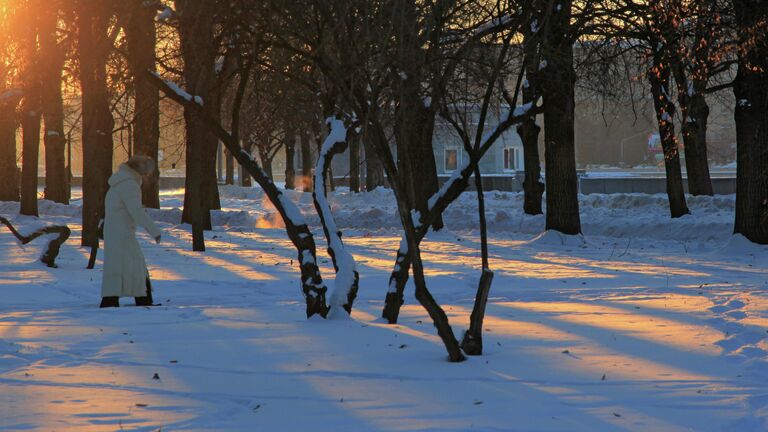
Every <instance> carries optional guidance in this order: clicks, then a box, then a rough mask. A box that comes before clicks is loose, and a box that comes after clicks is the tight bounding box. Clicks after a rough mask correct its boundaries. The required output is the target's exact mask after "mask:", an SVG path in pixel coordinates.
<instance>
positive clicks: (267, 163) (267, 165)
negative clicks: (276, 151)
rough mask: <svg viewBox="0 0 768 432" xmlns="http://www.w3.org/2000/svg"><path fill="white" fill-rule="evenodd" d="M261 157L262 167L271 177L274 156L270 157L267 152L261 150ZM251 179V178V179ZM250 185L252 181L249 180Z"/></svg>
mask: <svg viewBox="0 0 768 432" xmlns="http://www.w3.org/2000/svg"><path fill="white" fill-rule="evenodd" d="M259 159H261V168H262V169H263V170H264V172H265V173H267V176H268V177H269V178H272V158H270V157H269V155H268V154H266V152H261V151H260V152H259ZM249 180H250V179H249ZM249 185H250V181H249Z"/></svg>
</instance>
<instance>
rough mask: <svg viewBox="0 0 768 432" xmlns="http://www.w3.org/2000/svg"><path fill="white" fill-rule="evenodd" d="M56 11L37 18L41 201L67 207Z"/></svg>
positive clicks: (61, 63)
mask: <svg viewBox="0 0 768 432" xmlns="http://www.w3.org/2000/svg"><path fill="white" fill-rule="evenodd" d="M57 12H58V9H57V8H55V7H54V8H43V9H41V15H40V39H39V41H40V50H41V51H42V52H44V53H45V56H44V58H43V65H44V68H43V70H42V71H41V72H42V82H41V86H42V99H41V103H42V110H43V118H44V119H45V135H44V144H45V199H48V200H51V201H54V202H58V203H62V204H68V203H69V189H70V184H69V176H68V175H67V167H66V158H65V150H66V138H65V136H64V101H63V98H62V92H61V84H62V69H63V67H64V50H63V47H61V46H60V45H59V44H58V43H57V40H56V38H57V36H56V21H57V18H58V14H57Z"/></svg>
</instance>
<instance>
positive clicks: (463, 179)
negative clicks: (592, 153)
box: [419, 101, 538, 229]
mask: <svg viewBox="0 0 768 432" xmlns="http://www.w3.org/2000/svg"><path fill="white" fill-rule="evenodd" d="M535 102H536V101H533V102H528V103H526V104H523V105H518V106H517V107H515V109H512V110H509V111H507V116H506V118H505V119H504V121H502V122H501V123H499V124H498V125H497V126H496V128H495V129H494V130H493V131H491V132H490V133H488V134H487V135H485V136H484V137H483V140H482V142H481V144H480V151H479V152H478V153H477V157H472V156H471V155H470V157H469V158H467V159H469V160H465V161H464V162H463V164H462V166H461V167H460V168H459V169H457V170H455V171H454V172H453V174H451V177H450V178H449V179H448V181H446V182H445V183H443V185H442V186H441V187H440V189H439V190H438V191H437V192H436V193H435V194H434V195H432V196H431V197H430V198H429V200H428V201H427V209H428V210H429V214H428V215H425V217H426V220H425V219H424V218H422V219H421V224H420V225H419V228H421V229H423V227H424V226H429V225H430V224H431V221H432V219H434V217H435V216H436V215H437V214H439V213H440V212H442V211H443V210H444V209H445V207H447V206H448V204H450V203H451V202H452V201H453V200H454V199H455V198H456V197H457V196H458V194H460V193H461V192H462V191H463V190H464V189H465V188H466V186H467V184H468V181H469V177H471V176H472V173H473V172H474V169H475V166H476V165H477V164H478V163H479V162H480V159H481V158H482V157H483V155H484V154H485V153H486V152H487V151H488V149H490V148H491V146H492V145H493V143H494V142H496V140H497V139H498V138H499V137H500V136H501V135H502V134H503V133H504V132H505V131H506V130H507V129H509V128H510V127H512V126H514V125H516V124H518V123H521V122H522V121H523V120H525V119H527V118H528V117H530V116H532V115H536V114H537V113H538V109H536V108H538V107H536V104H535Z"/></svg>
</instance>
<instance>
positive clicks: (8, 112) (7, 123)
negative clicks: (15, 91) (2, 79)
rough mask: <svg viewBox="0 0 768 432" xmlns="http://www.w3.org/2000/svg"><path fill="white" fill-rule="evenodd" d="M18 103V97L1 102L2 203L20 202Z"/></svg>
mask: <svg viewBox="0 0 768 432" xmlns="http://www.w3.org/2000/svg"><path fill="white" fill-rule="evenodd" d="M7 91H8V92H10V91H11V90H7ZM0 93H2V92H0ZM19 94H20V93H19ZM18 103H19V97H18V96H17V97H13V98H11V97H10V96H6V98H4V100H0V201H18V200H19V178H18V174H17V171H18V168H17V166H16V126H17V123H16V121H17V120H16V105H17V104H18Z"/></svg>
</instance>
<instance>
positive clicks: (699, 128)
mask: <svg viewBox="0 0 768 432" xmlns="http://www.w3.org/2000/svg"><path fill="white" fill-rule="evenodd" d="M686 114H687V115H685V114H684V115H683V118H684V120H683V124H682V132H683V144H684V146H685V168H686V172H687V174H688V193H690V194H691V195H714V191H713V190H712V179H711V178H710V175H709V159H708V157H707V120H708V118H709V106H707V101H706V99H705V98H704V95H703V94H701V93H695V94H694V95H693V96H691V97H690V100H689V103H688V107H687V113H686Z"/></svg>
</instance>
